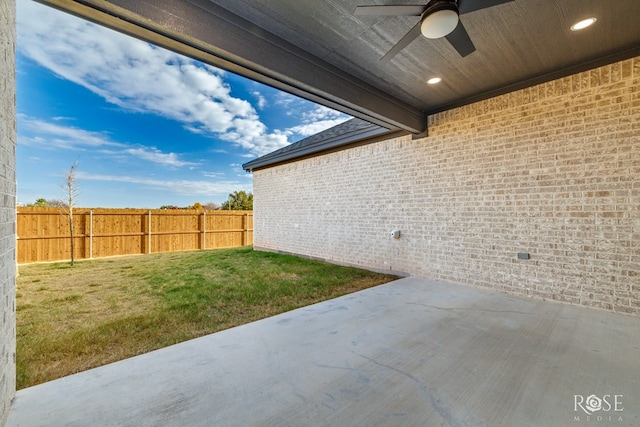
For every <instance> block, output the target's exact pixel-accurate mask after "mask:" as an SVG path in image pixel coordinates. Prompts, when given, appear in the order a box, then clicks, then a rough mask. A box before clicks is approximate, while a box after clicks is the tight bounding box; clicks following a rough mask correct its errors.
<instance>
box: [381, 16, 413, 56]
mask: <svg viewBox="0 0 640 427" xmlns="http://www.w3.org/2000/svg"><path fill="white" fill-rule="evenodd" d="M421 34H422V33H421V32H420V22H418V23H417V24H416V25H414V26H413V28H411V29H410V30H409V32H408V33H407V34H405V35H404V37H403V38H401V39H400V41H399V42H398V43H396V45H395V46H394V47H392V48H391V50H390V51H389V52H387V53H386V54H385V55H384V56H383V57H382V58H380V62H383V63H384V62H389V60H391V58H393V57H394V56H396V55H397V54H398V52H400V51H401V50H402V49H404V48H405V47H407V46H409V43H411V42H412V41H414V40H415V39H417V38H418V37H420V35H421Z"/></svg>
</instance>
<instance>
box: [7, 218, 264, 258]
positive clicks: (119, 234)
mask: <svg viewBox="0 0 640 427" xmlns="http://www.w3.org/2000/svg"><path fill="white" fill-rule="evenodd" d="M17 213H18V218H17V222H18V254H17V256H18V264H25V263H30V262H41V261H60V260H68V259H71V245H70V236H69V222H68V221H69V220H68V217H67V215H66V213H64V212H63V211H62V210H61V209H57V208H36V207H19V208H18V212H17ZM73 221H74V226H73V235H74V236H73V237H74V243H75V254H74V255H75V259H83V258H99V257H106V256H114V255H133V254H149V253H155V252H172V251H187V250H195V249H216V248H230V247H237V246H245V245H251V244H253V212H252V211H193V210H161V209H154V210H148V209H79V208H77V209H74V210H73Z"/></svg>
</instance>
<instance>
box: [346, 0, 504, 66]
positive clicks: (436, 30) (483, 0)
mask: <svg viewBox="0 0 640 427" xmlns="http://www.w3.org/2000/svg"><path fill="white" fill-rule="evenodd" d="M512 1H514V0H429V1H427V3H426V4H425V5H424V6H420V5H362V6H358V7H356V9H355V11H354V15H358V16H419V17H420V20H419V21H418V22H417V23H416V24H415V25H414V26H413V27H412V28H411V29H410V30H409V32H408V33H406V34H405V35H404V37H402V38H401V39H400V41H398V42H397V43H396V44H395V45H394V46H393V47H392V48H391V50H389V51H388V52H387V53H386V54H385V55H384V56H383V57H382V58H381V59H380V62H382V63H385V62H388V61H389V60H391V58H393V57H394V56H396V55H397V54H398V53H400V52H401V51H402V50H403V49H405V48H406V47H407V46H408V45H409V44H410V43H411V42H412V41H414V40H415V39H416V38H418V37H420V35H423V36H424V37H426V38H428V39H439V38H442V37H444V38H446V39H447V41H448V42H449V44H450V45H451V46H453V48H454V49H455V50H456V51H457V52H458V54H460V56H461V57H463V58H464V57H465V56H467V55H469V54H471V53H473V52H475V50H476V47H475V46H474V45H473V42H472V41H471V37H469V34H468V33H467V30H466V29H465V27H464V25H463V23H462V21H461V20H460V15H463V14H466V13H469V12H475V11H478V10H482V9H487V8H490V7H494V6H499V5H502V4H505V3H510V2H512Z"/></svg>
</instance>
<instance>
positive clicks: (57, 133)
mask: <svg viewBox="0 0 640 427" xmlns="http://www.w3.org/2000/svg"><path fill="white" fill-rule="evenodd" d="M18 119H19V120H20V126H21V127H22V129H23V130H24V131H27V132H28V133H30V134H35V136H32V137H23V138H21V139H20V141H19V143H21V144H24V145H39V146H43V147H44V148H65V149H66V148H79V149H82V148H83V147H93V148H96V147H104V146H110V147H123V146H124V145H123V144H120V143H117V142H113V141H110V140H109V136H108V134H106V133H104V132H92V131H87V130H84V129H79V128H76V127H71V126H62V125H59V124H56V123H49V122H46V121H43V120H39V119H34V118H31V117H28V116H25V115H19V116H18Z"/></svg>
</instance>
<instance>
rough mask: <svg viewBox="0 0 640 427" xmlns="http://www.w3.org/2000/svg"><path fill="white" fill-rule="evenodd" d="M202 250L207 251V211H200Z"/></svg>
mask: <svg viewBox="0 0 640 427" xmlns="http://www.w3.org/2000/svg"><path fill="white" fill-rule="evenodd" d="M202 249H207V211H205V210H203V211H202Z"/></svg>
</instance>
